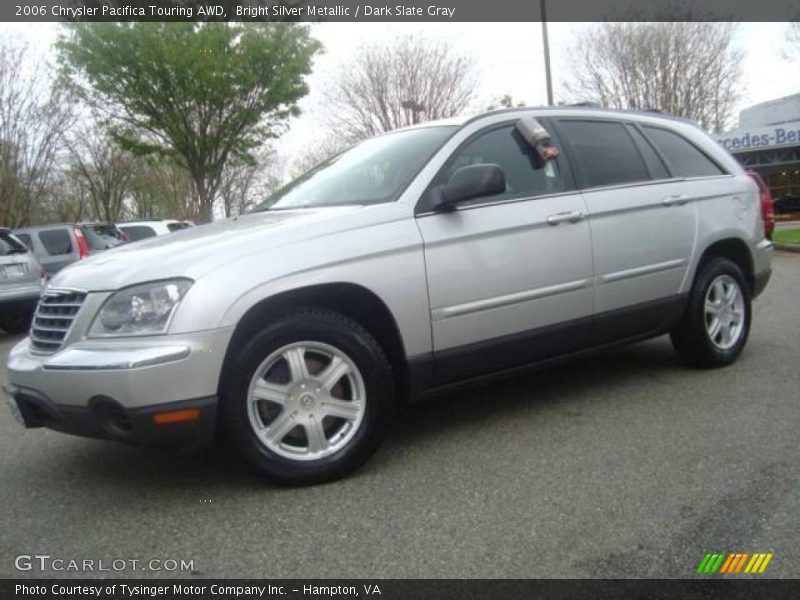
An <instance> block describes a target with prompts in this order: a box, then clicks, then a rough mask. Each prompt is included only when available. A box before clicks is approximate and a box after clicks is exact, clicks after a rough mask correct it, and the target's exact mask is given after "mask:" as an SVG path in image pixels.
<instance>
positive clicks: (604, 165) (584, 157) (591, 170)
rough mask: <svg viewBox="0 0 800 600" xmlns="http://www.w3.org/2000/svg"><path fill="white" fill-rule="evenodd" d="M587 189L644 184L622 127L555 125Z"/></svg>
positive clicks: (638, 161) (645, 178) (635, 151)
mask: <svg viewBox="0 0 800 600" xmlns="http://www.w3.org/2000/svg"><path fill="white" fill-rule="evenodd" d="M559 126H560V128H561V130H562V131H563V132H564V135H565V136H566V137H567V139H568V141H569V145H570V147H571V148H572V150H573V151H574V153H575V155H576V157H575V158H576V160H577V162H578V167H579V168H580V171H581V173H582V174H583V178H584V182H585V184H586V186H587V187H598V186H606V185H617V184H622V183H633V182H637V181H648V180H649V179H650V175H649V174H648V172H647V168H646V167H645V164H644V160H643V159H642V156H641V154H639V150H638V149H637V148H636V145H635V144H634V143H633V140H632V139H631V136H630V135H629V134H628V132H627V131H626V130H625V126H624V125H623V124H622V123H615V122H612V121H571V120H562V121H559Z"/></svg>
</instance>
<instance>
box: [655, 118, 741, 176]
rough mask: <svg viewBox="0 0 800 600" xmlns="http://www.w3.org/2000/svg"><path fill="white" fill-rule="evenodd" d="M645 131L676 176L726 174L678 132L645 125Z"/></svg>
mask: <svg viewBox="0 0 800 600" xmlns="http://www.w3.org/2000/svg"><path fill="white" fill-rule="evenodd" d="M644 130H645V133H646V134H647V136H648V137H649V138H650V139H651V140H652V141H653V144H655V146H656V148H658V151H659V152H661V154H662V155H663V156H664V158H665V159H666V161H667V164H668V165H669V168H670V170H671V171H672V174H673V176H675V177H711V176H714V175H724V174H725V172H724V171H723V170H722V169H720V168H719V166H717V165H716V163H714V162H713V161H712V160H711V159H710V158H708V157H707V156H706V155H705V154H703V153H702V152H701V151H700V150H698V149H697V147H695V145H694V144H692V143H691V142H689V141H688V140H685V139H684V138H682V137H681V136H680V135H678V134H677V133H673V132H672V131H667V130H666V129H661V128H660V127H645V128H644Z"/></svg>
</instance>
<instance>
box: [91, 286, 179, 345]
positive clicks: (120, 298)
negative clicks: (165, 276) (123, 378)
mask: <svg viewBox="0 0 800 600" xmlns="http://www.w3.org/2000/svg"><path fill="white" fill-rule="evenodd" d="M192 283H193V282H192V281H191V280H190V279H171V280H168V281H154V282H151V283H144V284H142V285H136V286H133V287H129V288H126V289H124V290H120V291H118V292H116V293H115V294H113V295H112V296H111V297H110V298H109V299H108V300H106V301H105V303H104V304H103V306H102V308H100V312H99V313H97V316H96V317H95V318H94V322H93V323H92V326H91V327H90V328H89V337H115V336H127V335H153V334H158V333H165V332H166V331H167V327H168V326H169V322H170V318H171V317H172V313H174V312H175V309H176V308H177V307H178V303H179V302H180V301H181V299H182V298H183V297H184V295H186V292H187V291H188V290H189V288H190V287H192Z"/></svg>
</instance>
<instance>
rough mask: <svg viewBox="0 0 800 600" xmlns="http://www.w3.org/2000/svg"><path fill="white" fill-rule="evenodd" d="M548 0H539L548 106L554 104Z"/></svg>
mask: <svg viewBox="0 0 800 600" xmlns="http://www.w3.org/2000/svg"><path fill="white" fill-rule="evenodd" d="M546 4H547V0H539V6H540V7H541V11H542V44H543V45H544V76H545V79H546V80H547V106H553V79H552V77H551V75H550V42H549V40H548V37H547V6H546Z"/></svg>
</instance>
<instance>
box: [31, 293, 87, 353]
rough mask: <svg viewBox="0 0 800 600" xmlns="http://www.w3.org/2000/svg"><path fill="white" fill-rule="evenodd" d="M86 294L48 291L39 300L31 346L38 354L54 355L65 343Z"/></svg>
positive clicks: (32, 328)
mask: <svg viewBox="0 0 800 600" xmlns="http://www.w3.org/2000/svg"><path fill="white" fill-rule="evenodd" d="M85 299H86V294H85V293H83V292H74V291H68V290H65V291H58V290H48V291H46V292H45V293H44V294H43V295H42V297H41V298H40V299H39V304H38V306H37V307H36V313H35V314H34V316H33V324H32V325H31V345H32V346H33V349H34V350H36V351H37V352H40V353H43V354H52V353H53V352H55V351H56V350H58V349H59V348H61V345H62V344H63V343H64V338H66V337H67V333H68V332H69V330H70V328H71V327H72V322H73V321H74V320H75V316H76V315H77V314H78V311H79V310H80V309H81V306H82V305H83V301H84V300H85Z"/></svg>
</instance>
